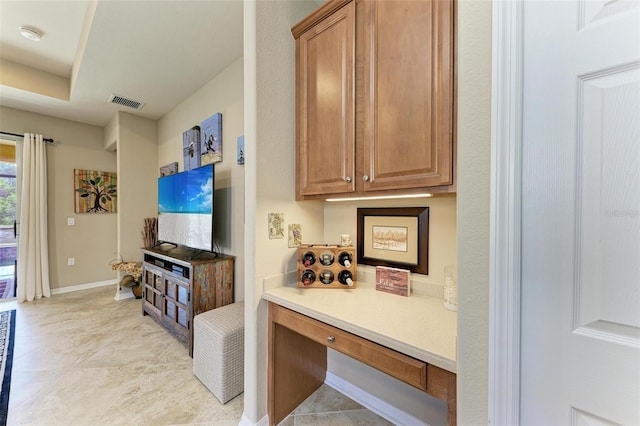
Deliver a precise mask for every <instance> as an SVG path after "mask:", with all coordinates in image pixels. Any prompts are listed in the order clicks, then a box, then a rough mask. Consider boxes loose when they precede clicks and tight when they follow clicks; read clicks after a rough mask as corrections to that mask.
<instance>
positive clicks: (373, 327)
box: [262, 281, 458, 373]
mask: <svg viewBox="0 0 640 426" xmlns="http://www.w3.org/2000/svg"><path fill="white" fill-rule="evenodd" d="M262 297H263V298H264V299H266V300H268V301H270V302H273V303H277V304H278V305H280V306H284V307H285V308H289V309H291V310H293V311H296V312H299V313H301V314H303V315H307V316H309V317H311V318H314V319H317V320H318V321H322V322H324V323H326V324H329V325H332V326H334V327H337V328H340V329H342V330H345V331H348V332H350V333H352V334H355V335H357V336H360V337H363V338H365V339H368V340H371V341H373V342H376V343H378V344H380V345H383V346H386V347H388V348H391V349H394V350H396V351H398V352H402V353H404V354H406V355H409V356H411V357H414V358H416V359H419V360H422V361H424V362H426V363H429V364H433V365H435V366H437V367H440V368H442V369H444V370H447V371H451V372H453V373H455V372H456V340H457V323H458V319H457V314H456V312H452V311H449V310H447V309H445V308H444V305H443V300H442V299H440V298H436V297H428V296H423V295H414V294H412V295H411V296H409V297H403V296H397V295H395V294H389V293H385V292H381V291H376V289H375V285H370V284H367V283H364V282H361V281H358V287H357V288H354V289H329V288H326V289H325V288H297V287H295V285H293V286H280V287H276V288H272V289H269V290H266V291H265V292H264V293H263V295H262Z"/></svg>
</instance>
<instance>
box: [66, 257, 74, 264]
mask: <svg viewBox="0 0 640 426" xmlns="http://www.w3.org/2000/svg"><path fill="white" fill-rule="evenodd" d="M75 264H76V259H75V258H74V257H70V258H68V259H67V266H73V265H75Z"/></svg>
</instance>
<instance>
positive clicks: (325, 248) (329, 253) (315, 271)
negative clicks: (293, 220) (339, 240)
mask: <svg viewBox="0 0 640 426" xmlns="http://www.w3.org/2000/svg"><path fill="white" fill-rule="evenodd" d="M296 263H297V265H298V287H300V288H356V287H357V281H356V278H357V276H356V266H357V265H356V249H355V247H353V246H337V245H328V244H304V245H301V246H300V247H298V253H297V261H296Z"/></svg>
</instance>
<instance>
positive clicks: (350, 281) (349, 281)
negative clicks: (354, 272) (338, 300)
mask: <svg viewBox="0 0 640 426" xmlns="http://www.w3.org/2000/svg"><path fill="white" fill-rule="evenodd" d="M347 285H348V286H349V287H353V280H352V279H351V278H347Z"/></svg>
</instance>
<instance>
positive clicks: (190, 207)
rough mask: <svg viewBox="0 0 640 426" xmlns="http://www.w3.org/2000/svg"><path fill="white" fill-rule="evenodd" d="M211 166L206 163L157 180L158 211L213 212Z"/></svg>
mask: <svg viewBox="0 0 640 426" xmlns="http://www.w3.org/2000/svg"><path fill="white" fill-rule="evenodd" d="M212 168H213V166H211V165H207V166H204V167H200V168H197V169H193V170H190V171H189V172H188V173H184V172H183V173H177V174H175V175H169V176H165V177H163V178H162V179H160V180H158V196H159V200H160V202H159V203H158V212H159V213H200V214H211V213H212V212H213V202H212V197H213V177H212Z"/></svg>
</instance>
